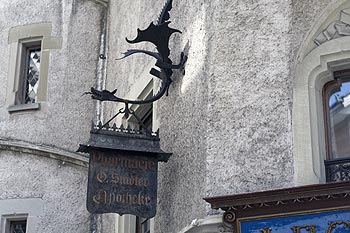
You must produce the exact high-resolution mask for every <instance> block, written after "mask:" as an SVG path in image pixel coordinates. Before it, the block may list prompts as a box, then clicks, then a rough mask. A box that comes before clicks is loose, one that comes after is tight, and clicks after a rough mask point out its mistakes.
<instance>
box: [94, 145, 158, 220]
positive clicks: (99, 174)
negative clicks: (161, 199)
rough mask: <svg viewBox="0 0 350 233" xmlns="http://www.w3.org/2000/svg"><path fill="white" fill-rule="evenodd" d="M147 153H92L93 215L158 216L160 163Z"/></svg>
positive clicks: (109, 151)
mask: <svg viewBox="0 0 350 233" xmlns="http://www.w3.org/2000/svg"><path fill="white" fill-rule="evenodd" d="M147 155H148V154H147V153H143V152H132V151H123V150H98V151H97V150H92V151H91V152H90V162H89V181H88V194H87V209H88V211H89V212H90V213H98V214H101V213H118V214H121V215H122V214H132V215H136V216H139V217H143V218H151V217H154V216H155V214H156V204H157V170H158V160H157V158H155V157H154V156H149V155H148V156H147Z"/></svg>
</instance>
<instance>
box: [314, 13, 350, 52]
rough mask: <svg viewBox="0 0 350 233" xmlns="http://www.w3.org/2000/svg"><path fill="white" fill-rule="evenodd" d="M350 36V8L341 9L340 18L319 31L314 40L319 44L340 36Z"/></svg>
mask: <svg viewBox="0 0 350 233" xmlns="http://www.w3.org/2000/svg"><path fill="white" fill-rule="evenodd" d="M343 36H350V8H347V9H344V10H342V11H340V15H339V20H336V21H333V22H332V23H330V24H329V25H328V27H327V28H326V29H325V30H323V31H322V32H321V33H319V34H318V35H317V36H316V38H315V39H314V42H315V44H316V45H317V46H319V45H321V44H323V43H325V42H327V41H329V40H333V39H336V38H339V37H343Z"/></svg>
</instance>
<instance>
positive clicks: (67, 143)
mask: <svg viewBox="0 0 350 233" xmlns="http://www.w3.org/2000/svg"><path fill="white" fill-rule="evenodd" d="M0 11H1V13H0V50H1V51H2V56H1V57H0V67H1V70H2V72H0V89H1V91H0V138H1V140H2V141H3V142H6V140H7V139H8V141H11V142H20V141H25V142H27V143H28V144H30V145H31V148H36V147H38V148H39V147H40V145H44V146H45V148H51V149H52V150H53V151H55V150H56V149H55V148H59V150H57V151H63V152H64V151H70V152H67V153H71V152H73V151H76V149H77V148H78V146H79V143H85V142H86V141H87V140H88V137H89V130H90V127H91V123H90V122H91V120H92V118H93V115H94V111H95V108H94V106H95V103H94V101H91V99H90V97H89V96H84V97H82V96H81V95H82V93H84V92H85V91H88V90H89V89H90V87H91V86H94V85H95V82H96V72H97V70H96V69H97V62H98V54H99V46H100V36H101V32H102V31H101V30H102V27H103V25H102V23H103V22H102V20H103V17H104V14H105V13H106V9H105V7H104V6H102V5H101V4H99V3H96V2H95V1H90V0H62V1H50V0H47V1H42V0H33V1H25V0H15V1H0ZM43 22H44V23H51V24H52V28H53V29H52V36H53V37H58V38H62V48H61V49H54V50H51V51H50V60H49V73H48V88H47V89H48V90H47V101H44V102H41V103H40V104H41V109H40V110H38V111H27V112H16V113H12V114H9V113H8V111H7V106H6V99H5V98H6V92H7V90H6V89H7V79H8V68H9V66H10V64H9V53H10V47H9V44H8V35H9V29H10V28H12V27H16V26H20V25H27V24H35V23H43ZM16 151H17V150H14V151H12V150H11V147H10V148H9V149H8V150H5V149H1V150H0V177H1V178H0V199H1V200H8V199H16V198H20V199H26V198H41V199H42V200H43V203H44V214H43V216H42V217H41V218H40V222H39V227H38V229H37V231H35V232H38V233H39V232H52V233H54V232H57V233H62V232H81V233H87V232H89V230H90V225H93V224H94V220H93V219H92V218H91V216H90V214H89V213H88V212H87V210H86V186H87V168H86V167H84V166H77V165H73V164H71V163H69V162H68V163H67V162H66V163H65V164H63V165H62V161H60V160H57V159H52V158H48V157H41V156H38V155H34V154H35V152H33V153H34V154H33V153H32V154H30V153H26V152H22V153H19V152H18V151H17V152H16ZM23 151H27V149H23ZM71 154H73V153H71ZM57 156H59V155H57ZM75 156H76V158H75V159H78V160H79V162H78V163H80V162H81V161H80V159H79V155H78V154H75ZM90 218H91V219H90ZM90 220H92V221H91V222H90ZM100 221H101V220H100V219H97V220H96V221H95V223H96V224H97V225H98V224H99V223H98V222H100ZM92 230H93V227H92ZM95 232H97V231H95Z"/></svg>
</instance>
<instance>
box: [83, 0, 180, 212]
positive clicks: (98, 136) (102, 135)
mask: <svg viewBox="0 0 350 233" xmlns="http://www.w3.org/2000/svg"><path fill="white" fill-rule="evenodd" d="M171 8H172V0H168V1H167V2H166V4H165V6H164V8H163V9H162V11H161V14H160V16H159V17H158V20H157V23H153V22H152V23H151V24H150V25H149V27H148V28H147V29H145V30H140V29H138V31H137V36H136V38H135V39H133V40H129V39H126V41H127V42H128V43H130V44H135V43H140V42H150V43H152V44H153V45H155V47H156V50H157V52H153V51H148V50H141V49H129V50H127V51H126V52H125V53H123V57H122V58H120V59H124V58H127V57H129V56H131V55H133V54H138V53H141V54H145V55H147V56H151V57H153V58H155V59H156V63H155V66H156V67H158V68H159V70H157V69H155V68H152V69H151V70H150V74H151V75H153V76H155V77H156V78H158V79H160V80H161V86H160V90H159V91H158V92H157V93H156V94H155V95H154V96H152V97H150V98H148V99H145V100H130V99H125V98H121V97H118V96H117V95H116V93H117V89H116V90H114V91H109V90H97V89H95V88H93V87H92V88H91V91H90V92H86V93H84V94H90V95H91V97H92V98H93V99H96V100H100V101H111V102H119V103H124V108H121V109H120V110H119V111H118V112H117V113H116V114H115V115H114V116H113V117H112V118H110V119H109V120H108V121H107V122H106V123H102V122H99V123H97V124H96V125H95V124H93V126H92V129H91V131H90V139H89V141H88V143H87V144H85V145H80V147H79V149H78V151H79V152H85V153H89V154H90V160H89V179H88V189H87V209H88V211H89V212H91V213H99V214H101V213H118V214H133V215H136V216H139V217H142V218H151V217H154V216H155V214H156V204H157V174H158V173H157V170H158V162H167V161H168V159H169V157H170V155H171V153H166V152H164V151H162V150H161V149H160V144H159V141H160V139H159V131H157V132H153V131H152V129H149V128H148V127H147V126H146V125H145V123H144V122H143V121H142V120H141V118H140V117H139V116H137V114H136V113H135V111H134V110H132V109H131V108H130V106H129V105H130V104H136V105H142V104H150V103H152V102H154V101H157V100H158V99H160V98H161V97H162V96H164V94H168V89H169V85H170V84H171V83H172V81H173V80H172V74H173V70H175V69H178V70H182V71H183V72H184V64H185V62H186V60H187V57H186V56H185V55H184V53H181V55H180V56H181V59H180V62H179V64H176V65H174V64H173V62H172V61H171V59H170V58H169V56H170V49H169V39H170V37H171V35H172V34H173V33H177V32H178V33H181V32H180V31H179V30H177V29H173V28H170V27H169V24H170V21H169V19H170V14H169V11H170V10H171ZM100 59H106V57H105V55H103V54H101V55H100ZM121 114H123V115H124V117H125V118H129V117H130V116H131V115H132V116H134V117H135V119H136V120H137V121H138V123H139V126H140V127H139V128H137V129H132V128H130V126H127V127H124V126H123V125H121V126H117V125H116V124H115V123H114V124H111V122H112V121H113V120H114V119H115V118H116V117H117V116H119V115H121Z"/></svg>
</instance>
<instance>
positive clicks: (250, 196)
mask: <svg viewBox="0 0 350 233" xmlns="http://www.w3.org/2000/svg"><path fill="white" fill-rule="evenodd" d="M348 196H350V182H349V181H346V182H335V183H326V184H316V185H306V186H300V187H293V188H286V189H277V190H269V191H263V192H256V193H246V194H238V195H229V196H219V197H207V198H204V200H205V201H207V202H208V203H210V204H211V207H212V208H213V209H218V208H221V209H223V210H227V209H232V208H233V209H247V208H256V207H263V206H272V205H283V204H290V203H300V202H307V201H314V200H325V199H332V198H338V197H348Z"/></svg>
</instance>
